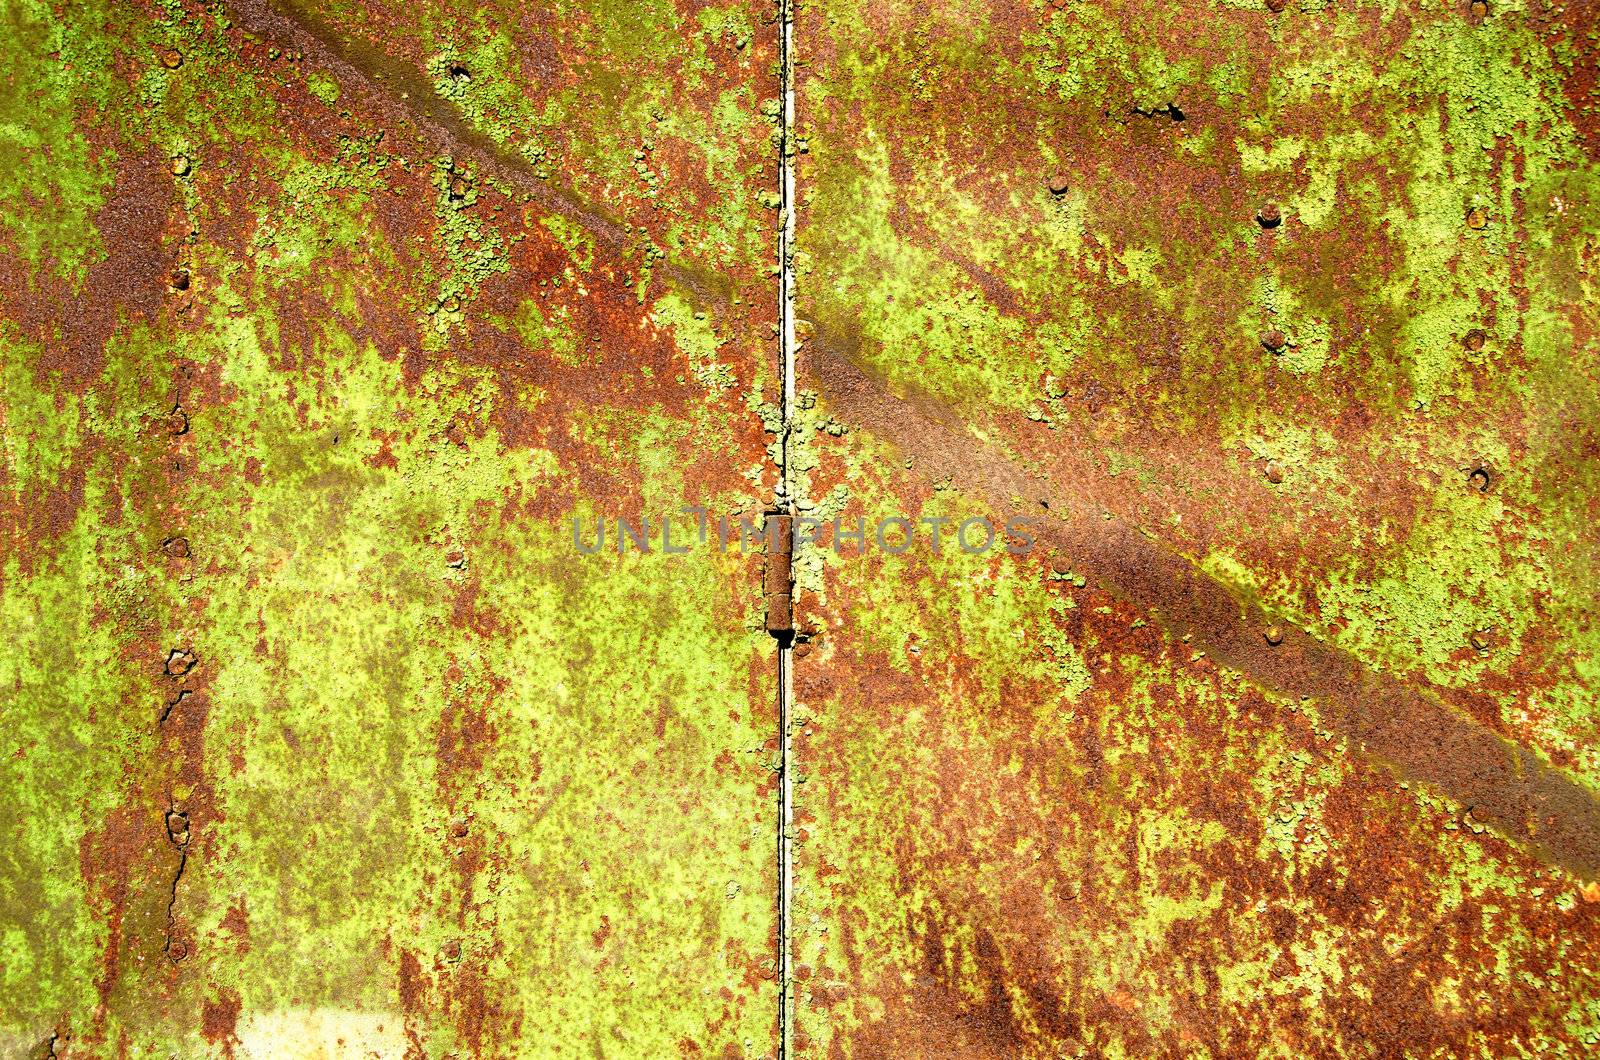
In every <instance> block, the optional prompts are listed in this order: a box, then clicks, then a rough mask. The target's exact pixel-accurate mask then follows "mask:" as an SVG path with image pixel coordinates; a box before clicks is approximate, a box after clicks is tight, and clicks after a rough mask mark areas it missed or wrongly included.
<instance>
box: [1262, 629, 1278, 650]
mask: <svg viewBox="0 0 1600 1060" xmlns="http://www.w3.org/2000/svg"><path fill="white" fill-rule="evenodd" d="M1261 636H1262V637H1264V638H1265V639H1266V642H1267V643H1268V644H1271V645H1272V646H1273V647H1277V646H1278V645H1279V644H1282V643H1283V627H1281V626H1278V625H1271V626H1268V627H1267V628H1266V629H1264V630H1262V631H1261Z"/></svg>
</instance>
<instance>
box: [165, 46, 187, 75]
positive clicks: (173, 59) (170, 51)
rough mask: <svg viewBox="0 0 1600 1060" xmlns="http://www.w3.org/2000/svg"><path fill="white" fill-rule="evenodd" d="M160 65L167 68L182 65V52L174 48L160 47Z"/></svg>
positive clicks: (171, 68)
mask: <svg viewBox="0 0 1600 1060" xmlns="http://www.w3.org/2000/svg"><path fill="white" fill-rule="evenodd" d="M161 65H162V66H165V67H166V68H167V69H168V70H176V69H177V68H178V67H180V66H182V65H183V53H182V52H180V51H178V49H176V48H163V49H161Z"/></svg>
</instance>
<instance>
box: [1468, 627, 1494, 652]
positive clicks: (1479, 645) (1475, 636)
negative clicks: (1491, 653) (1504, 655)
mask: <svg viewBox="0 0 1600 1060" xmlns="http://www.w3.org/2000/svg"><path fill="white" fill-rule="evenodd" d="M1469 639H1470V640H1471V641H1472V646H1473V647H1474V648H1476V649H1478V650H1479V651H1488V650H1489V643H1490V641H1489V631H1488V630H1483V629H1477V630H1473V632H1472V636H1471V637H1470V638H1469Z"/></svg>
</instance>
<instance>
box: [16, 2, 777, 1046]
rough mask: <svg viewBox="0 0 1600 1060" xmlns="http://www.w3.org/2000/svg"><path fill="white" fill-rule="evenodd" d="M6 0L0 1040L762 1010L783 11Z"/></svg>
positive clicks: (434, 1042)
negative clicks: (714, 531) (736, 542)
mask: <svg viewBox="0 0 1600 1060" xmlns="http://www.w3.org/2000/svg"><path fill="white" fill-rule="evenodd" d="M4 12H5V17H4V22H5V33H4V35H3V37H0V51H3V54H4V62H3V64H0V70H3V74H0V76H3V78H4V81H5V84H4V89H3V91H0V111H3V116H0V275H3V278H4V279H3V283H0V371H3V374H4V387H3V398H0V423H3V433H4V454H5V462H4V465H3V467H0V481H3V483H4V488H3V494H0V512H3V515H0V526H3V527H4V534H5V547H4V561H3V566H0V615H3V622H0V626H3V629H4V634H5V640H6V650H5V651H4V653H0V741H3V744H0V763H3V765H0V771H3V772H0V787H3V789H4V791H5V792H6V806H7V810H8V812H7V814H6V823H5V826H4V828H5V834H4V839H3V841H0V938H3V941H4V953H3V956H0V1054H3V1055H6V1056H13V1055H56V1056H81V1057H114V1056H186V1057H187V1056H207V1055H217V1056H221V1055H231V1056H239V1057H245V1056H255V1057H269V1056H270V1057H292V1056H357V1055H360V1056H368V1055H381V1056H401V1055H406V1056H439V1057H442V1056H463V1057H464V1056H580V1055H581V1056H666V1055H704V1056H712V1055H715V1056H742V1055H750V1056H755V1055H761V1054H763V1053H766V1052H769V1051H771V1050H772V1049H773V1047H774V1036H775V1028H776V1010H777V982H776V978H775V967H776V957H777V949H776V925H775V912H774V909H775V905H774V901H773V890H772V889H773V871H772V865H773V860H774V845H775V842H776V828H775V824H774V820H773V816H772V806H773V805H774V794H773V792H774V784H775V781H774V777H773V763H772V741H773V735H774V732H775V727H776V719H775V714H774V706H775V702H774V701H775V688H776V685H775V678H774V674H775V664H774V658H773V656H774V649H773V647H772V641H771V640H770V638H768V637H767V635H766V633H765V631H764V628H763V619H762V614H761V593H760V565H759V561H757V560H756V559H755V558H753V557H742V556H739V555H737V554H728V555H723V554H720V553H713V552H709V551H702V552H700V553H697V554H696V555H694V556H689V557H682V556H673V557H666V556H662V555H660V554H659V553H658V552H652V554H650V555H640V554H638V553H635V552H630V553H628V554H627V555H619V554H618V553H617V552H616V551H615V550H614V549H613V548H612V547H611V542H609V541H608V543H607V548H606V549H605V550H603V551H600V552H597V553H595V554H593V555H582V554H580V553H579V552H578V551H577V550H576V549H575V548H574V544H573V541H572V535H571V529H570V526H569V523H568V519H569V517H570V516H579V517H582V518H583V519H584V520H585V521H586V524H585V525H591V526H592V521H593V520H594V519H595V518H597V517H601V516H604V517H607V518H614V517H616V516H626V517H628V518H630V519H632V520H635V521H636V520H637V519H638V517H639V516H640V515H646V516H648V517H651V518H652V519H655V518H658V517H659V516H660V515H661V514H664V513H670V512H676V510H677V508H678V507H679V506H680V505H685V504H687V505H707V506H715V508H716V509H717V510H723V511H755V510H758V509H760V508H761V507H763V506H764V505H765V503H766V502H767V500H768V499H769V498H770V496H771V493H772V488H773V476H774V471H773V470H772V468H771V465H770V461H769V460H768V458H767V455H766V447H767V445H768V443H769V440H770V438H769V436H768V434H767V433H765V430H764V420H763V407H764V406H763V403H764V402H766V403H770V402H773V401H775V400H776V399H777V390H776V386H777V384H776V382H775V374H774V372H773V369H772V365H773V362H774V358H775V344H774V342H775V340H774V337H773V320H774V316H775V305H776V302H775V299H773V298H772V297H771V296H770V294H769V289H770V286H771V282H772V281H771V276H770V263H771V261H772V249H771V248H772V242H773V238H772V235H771V232H772V226H773V218H774V216H775V212H774V210H773V205H774V204H773V203H772V201H771V197H770V195H768V194H767V191H768V189H769V188H772V187H774V186H775V185H776V177H775V175H774V170H775V165H776V163H775V153H774V152H773V150H772V146H771V142H770V133H771V124H770V118H769V115H770V114H771V110H770V108H767V109H766V110H764V109H763V105H764V103H765V101H766V100H767V99H768V98H770V97H771V96H773V95H774V94H775V91H776V89H775V85H776V80H775V74H774V72H773V64H774V60H775V54H776V51H775V47H776V46H775V41H776V35H775V32H774V30H773V27H772V26H771V24H770V22H771V16H770V13H769V12H768V11H767V10H766V9H765V8H764V7H763V6H762V5H758V4H746V3H742V2H740V3H729V4H725V5H722V6H719V7H707V6H703V5H700V4H693V3H680V2H674V0H645V2H630V3H626V4H623V3H613V2H611V0H582V2H571V3H569V2H566V0H554V2H552V3H549V4H544V5H537V6H529V5H523V4H516V3H509V2H493V3H483V2H476V0H475V2H473V3H443V2H441V3H435V4H428V5H423V6H421V7H418V6H417V5H412V4H385V3H359V4H352V3H339V4H334V5H312V4H304V5H299V4H296V5H294V6H290V5H287V4H281V5H280V4H277V3H272V4H268V3H265V2H262V0H241V2H238V3H231V2H230V3H222V4H209V5H202V4H199V3H188V2H181V0H162V2H159V3H134V4H122V3H72V4H48V3H43V2H38V0H17V2H14V3H9V4H7V5H6V6H5V8H4ZM767 419H768V421H770V415H768V417H767ZM585 537H586V538H589V537H592V529H591V530H589V531H587V532H586V535H585Z"/></svg>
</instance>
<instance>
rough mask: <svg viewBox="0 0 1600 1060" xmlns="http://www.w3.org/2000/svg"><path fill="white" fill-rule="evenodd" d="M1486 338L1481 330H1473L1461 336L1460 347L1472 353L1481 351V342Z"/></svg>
mask: <svg viewBox="0 0 1600 1060" xmlns="http://www.w3.org/2000/svg"><path fill="white" fill-rule="evenodd" d="M1487 338H1488V336H1487V335H1485V334H1484V333H1483V330H1482V329H1481V328H1473V329H1472V330H1471V331H1469V332H1467V333H1466V334H1465V335H1463V336H1461V345H1463V346H1465V347H1466V348H1467V349H1469V350H1471V351H1472V352H1473V353H1477V352H1478V351H1479V350H1481V349H1483V342H1484V340H1485V339H1487Z"/></svg>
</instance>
